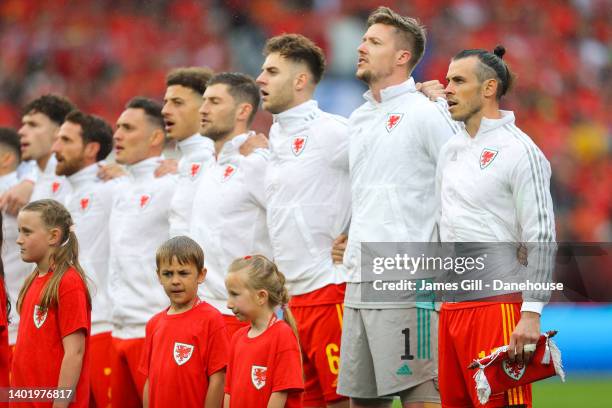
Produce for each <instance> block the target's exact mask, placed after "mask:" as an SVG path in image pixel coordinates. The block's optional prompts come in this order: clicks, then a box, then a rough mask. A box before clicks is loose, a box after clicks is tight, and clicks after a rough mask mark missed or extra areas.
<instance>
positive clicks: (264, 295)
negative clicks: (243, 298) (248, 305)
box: [255, 289, 268, 306]
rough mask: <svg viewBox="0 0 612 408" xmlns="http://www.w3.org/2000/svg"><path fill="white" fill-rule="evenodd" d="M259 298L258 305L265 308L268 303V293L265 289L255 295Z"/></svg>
mask: <svg viewBox="0 0 612 408" xmlns="http://www.w3.org/2000/svg"><path fill="white" fill-rule="evenodd" d="M255 295H256V296H257V304H258V305H259V306H263V305H265V304H267V303H268V291H267V290H265V289H259V290H258V291H257V293H256V294H255Z"/></svg>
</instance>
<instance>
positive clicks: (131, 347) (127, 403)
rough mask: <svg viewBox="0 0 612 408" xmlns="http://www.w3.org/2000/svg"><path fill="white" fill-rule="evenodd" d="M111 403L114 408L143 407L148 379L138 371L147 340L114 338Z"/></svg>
mask: <svg viewBox="0 0 612 408" xmlns="http://www.w3.org/2000/svg"><path fill="white" fill-rule="evenodd" d="M111 342H112V348H111V373H112V375H111V389H112V395H111V403H112V406H113V408H124V407H125V408H131V407H141V406H142V391H143V389H144V383H145V381H146V377H145V376H144V375H143V374H142V373H141V372H140V371H139V370H138V367H139V366H140V359H141V354H142V351H143V349H144V344H145V339H144V338H141V339H128V340H124V339H117V338H115V337H113V338H112V340H111Z"/></svg>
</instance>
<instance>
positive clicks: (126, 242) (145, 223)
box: [109, 157, 176, 339]
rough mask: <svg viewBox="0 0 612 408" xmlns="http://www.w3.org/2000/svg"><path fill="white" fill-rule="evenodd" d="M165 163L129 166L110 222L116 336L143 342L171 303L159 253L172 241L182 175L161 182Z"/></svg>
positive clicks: (154, 160) (157, 159)
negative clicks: (157, 259) (171, 226)
mask: <svg viewBox="0 0 612 408" xmlns="http://www.w3.org/2000/svg"><path fill="white" fill-rule="evenodd" d="M160 160H161V158H160V157H152V158H149V159H146V160H143V161H141V162H139V163H137V164H134V165H131V166H127V171H128V175H127V176H125V177H123V178H122V180H121V184H120V185H118V186H117V190H116V194H115V197H114V201H113V208H112V210H111V217H110V250H111V255H110V278H109V281H110V293H111V301H112V304H113V312H112V322H113V337H117V338H122V339H132V338H142V337H144V336H145V325H146V323H147V322H148V321H149V319H150V318H151V317H152V316H153V315H154V314H155V313H159V312H160V311H161V310H162V309H163V308H164V307H167V306H168V304H169V300H168V298H167V296H166V294H165V293H164V290H163V288H162V286H161V285H160V283H159V281H158V279H157V273H156V267H155V252H156V251H157V248H158V247H159V246H160V245H161V244H162V243H163V242H165V241H166V240H167V239H168V238H169V237H170V236H169V222H168V218H169V213H170V201H171V200H172V196H173V194H174V190H175V187H176V176H171V175H167V176H164V177H160V178H156V177H155V176H154V174H153V173H154V171H155V169H156V168H157V167H158V166H159V162H160Z"/></svg>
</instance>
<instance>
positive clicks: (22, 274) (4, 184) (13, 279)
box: [0, 172, 35, 345]
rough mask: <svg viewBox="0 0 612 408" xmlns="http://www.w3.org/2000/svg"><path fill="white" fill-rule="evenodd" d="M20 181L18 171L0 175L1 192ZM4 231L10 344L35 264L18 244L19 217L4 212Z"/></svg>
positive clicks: (3, 251) (13, 338)
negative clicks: (21, 298) (19, 302)
mask: <svg viewBox="0 0 612 408" xmlns="http://www.w3.org/2000/svg"><path fill="white" fill-rule="evenodd" d="M18 183H19V179H18V177H17V172H12V173H8V174H5V175H4V176H0V194H2V193H4V192H5V191H7V190H8V189H10V188H11V187H13V186H15V185H16V184H18ZM2 232H3V234H4V235H3V237H4V242H3V243H2V262H3V263H4V283H5V285H6V292H7V294H8V297H9V299H10V300H11V315H10V319H11V323H10V324H9V327H8V335H9V344H11V345H12V344H15V342H16V341H17V329H18V326H19V313H17V298H18V297H19V291H20V290H21V287H22V286H23V282H24V281H25V278H26V277H27V276H28V275H29V274H30V272H32V270H33V269H34V266H35V265H34V264H29V263H25V262H23V261H22V260H21V255H20V254H19V245H17V242H15V241H17V235H18V233H17V217H14V216H12V215H9V214H7V213H5V212H2Z"/></svg>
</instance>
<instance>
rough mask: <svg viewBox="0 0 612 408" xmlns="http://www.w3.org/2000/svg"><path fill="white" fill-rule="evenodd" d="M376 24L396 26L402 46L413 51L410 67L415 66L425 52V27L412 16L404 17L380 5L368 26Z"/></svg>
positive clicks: (369, 18) (372, 14)
mask: <svg viewBox="0 0 612 408" xmlns="http://www.w3.org/2000/svg"><path fill="white" fill-rule="evenodd" d="M374 24H384V25H388V26H392V27H395V29H396V34H399V35H400V38H401V39H402V41H401V46H402V47H407V48H409V50H410V52H411V54H412V55H411V56H410V61H409V65H410V66H409V68H411V69H412V68H414V67H415V66H416V65H417V64H418V63H419V61H420V60H421V58H423V54H424V53H425V44H426V36H425V27H424V26H422V25H421V24H420V23H419V21H418V20H417V19H415V18H412V17H404V16H400V15H399V14H397V13H396V12H395V11H393V10H391V9H390V8H389V7H383V6H381V7H379V8H377V9H376V10H374V11H373V12H372V13H371V14H370V16H369V17H368V27H370V26H372V25H374Z"/></svg>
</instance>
